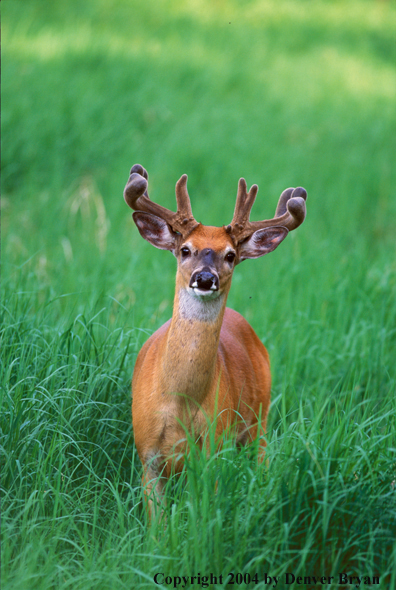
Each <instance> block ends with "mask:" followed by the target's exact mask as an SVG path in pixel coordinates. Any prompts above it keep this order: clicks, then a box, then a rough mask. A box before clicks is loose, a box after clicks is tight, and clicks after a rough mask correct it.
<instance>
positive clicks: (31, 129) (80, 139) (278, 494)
mask: <svg viewBox="0 0 396 590" xmlns="http://www.w3.org/2000/svg"><path fill="white" fill-rule="evenodd" d="M395 35H396V8H395V3H394V2H387V1H374V0H372V1H368V0H360V1H357V0H355V1H353V0H345V1H336V0H334V1H324V0H323V1H320V0H316V1H315V0H304V1H297V0H295V1H292V0H276V1H275V0H261V1H259V0H246V1H244V2H242V1H238V0H227V1H222V0H211V1H209V0H194V1H189V2H183V1H182V0H167V1H165V0H157V1H156V2H150V1H148V2H136V1H132V0H131V1H127V0H85V1H84V2H81V1H80V0H66V1H64V2H44V1H42V0H12V1H11V0H3V2H2V120H1V125H2V144H3V150H2V201H1V207H2V209H1V212H2V252H1V254H2V281H1V283H2V285H1V287H2V302H1V315H2V317H1V344H0V346H1V375H2V376H1V382H2V388H1V488H2V489H1V496H2V523H1V526H2V569H1V575H2V588H3V590H11V589H12V590H35V589H37V590H50V589H54V590H55V589H56V590H66V589H69V588H72V589H73V590H88V589H92V590H93V589H95V590H96V589H98V590H102V589H103V590H113V589H114V590H115V589H117V590H120V589H125V590H132V589H134V588H139V589H140V588H163V589H164V588H172V587H179V588H181V587H183V584H184V582H181V583H180V584H179V585H178V586H177V583H178V580H177V579H176V577H177V576H186V577H190V579H189V580H188V581H187V582H186V583H185V585H184V587H186V588H189V587H193V588H204V587H211V588H214V587H216V588H245V587H246V588H253V587H257V588H261V589H265V588H273V587H276V588H277V589H278V590H284V589H286V588H287V589H289V588H290V589H294V588H296V589H297V588H303V589H308V588H314V587H315V588H322V587H324V586H323V584H322V583H319V584H317V583H315V580H313V576H317V577H321V576H327V577H328V578H329V577H330V576H333V580H329V583H328V584H326V586H325V587H326V588H353V587H359V588H381V589H391V588H395V587H396V541H395V538H396V387H395V384H396V368H395V367H396V260H395V241H396V240H395V235H396V233H395V219H396V198H395V191H394V188H392V187H395V185H396V167H395V165H394V158H395V156H394V154H395V153H396V110H395V97H396V68H395V63H396V47H395V43H394V39H395ZM135 162H140V163H141V164H143V165H144V166H145V167H146V168H147V169H148V171H149V174H150V187H151V192H150V195H151V196H152V198H153V199H155V200H157V201H159V202H161V204H164V205H165V206H168V207H173V205H174V184H175V181H176V180H177V179H178V178H179V177H180V176H181V174H183V173H187V174H188V175H189V192H190V195H191V199H192V206H193V211H194V214H195V217H196V218H197V219H198V220H200V221H202V222H203V223H206V224H211V225H222V224H225V223H228V222H229V221H230V220H231V217H232V212H233V207H234V203H235V196H236V189H237V182H238V179H239V177H240V176H244V177H245V178H246V179H247V182H248V184H249V186H250V185H251V184H253V183H257V184H259V186H260V191H259V194H258V197H257V201H256V204H255V207H254V209H253V214H252V218H253V219H261V218H268V217H272V216H273V215H274V211H275V207H276V203H277V199H278V196H279V194H280V192H281V191H282V190H283V189H284V188H286V187H288V186H299V185H301V186H305V187H306V189H307V191H308V202H307V209H308V215H307V219H306V221H305V222H304V224H303V225H302V226H301V227H300V228H299V229H298V230H297V231H295V232H293V233H292V234H291V235H290V236H289V237H288V239H287V240H286V241H285V243H284V244H282V246H281V247H280V248H279V249H278V250H276V252H274V253H273V254H271V256H268V257H265V258H262V259H259V260H251V261H246V262H244V263H243V264H242V265H241V266H239V267H238V269H237V270H236V272H235V275H234V280H233V286H232V289H231V294H230V297H229V306H230V307H233V308H234V309H236V310H237V311H239V312H240V313H242V314H243V315H244V316H245V317H246V318H247V319H248V321H249V322H250V323H251V324H252V326H253V327H254V328H255V330H256V332H257V334H258V335H259V337H260V338H261V339H262V340H263V342H264V344H265V345H266V346H267V348H268V350H269V353H270V356H271V362H272V375H273V390H272V406H271V411H270V417H269V426H268V432H267V439H268V459H269V461H268V465H264V466H262V467H261V468H258V469H257V468H256V467H255V464H254V460H253V459H252V458H251V457H249V456H248V455H247V454H246V452H243V451H242V452H241V453H239V454H237V453H236V452H235V450H234V449H233V447H232V445H231V444H230V445H225V448H224V450H223V451H222V453H221V455H220V457H217V458H214V457H209V458H208V457H203V456H200V455H199V454H198V455H194V459H193V460H192V461H191V463H190V464H189V466H188V468H187V470H186V474H185V477H184V478H181V479H180V480H178V481H176V482H174V483H173V485H172V486H171V487H170V489H169V490H168V492H167V493H168V495H169V497H170V501H169V502H168V508H167V511H168V526H167V527H166V528H165V527H164V526H163V524H162V523H161V522H158V521H157V520H154V521H153V523H152V525H151V526H149V525H148V523H147V518H146V515H145V512H144V510H143V506H142V495H141V486H140V478H141V465H140V462H139V458H138V456H137V454H136V450H135V448H134V442H133V432H132V427H131V419H130V401H131V400H130V378H131V374H132V371H133V366H134V362H135V358H136V355H137V352H138V351H139V349H140V347H141V345H142V344H143V342H144V341H145V339H146V338H147V336H148V335H149V334H151V333H152V332H153V330H155V329H156V328H158V327H159V326H160V325H161V324H162V323H163V322H164V321H166V320H167V319H168V318H169V317H170V315H171V312H172V298H173V291H174V276H175V262H174V259H173V257H172V256H171V255H170V254H169V253H168V252H162V251H159V250H155V249H154V248H152V247H151V246H150V245H149V244H147V243H146V242H144V241H143V240H142V239H141V238H140V236H139V235H138V232H137V230H136V228H135V227H134V224H133V222H132V220H131V215H130V210H129V209H128V208H127V207H126V205H125V203H124V201H123V198H122V191H123V187H124V185H125V182H126V180H127V178H128V172H129V168H130V166H131V165H132V164H134V163H135ZM215 481H217V482H218V489H217V493H216V494H215V493H214V488H215ZM229 573H234V574H241V577H235V578H234V580H232V578H231V577H230V576H229V575H228V574H229ZM340 573H345V574H348V576H355V578H354V580H353V583H352V585H349V586H348V585H343V582H344V581H345V580H344V579H341V580H340V579H339V574H340ZM156 574H160V575H159V577H157V578H155V580H154V577H155V575H156ZM211 574H212V575H213V576H217V580H216V581H215V580H214V579H212V582H213V583H211V581H210V575H211ZM286 574H289V576H288V577H287V576H286ZM291 574H293V576H295V579H294V581H293V577H292V576H291ZM198 575H199V576H200V577H199V578H198V577H197V578H196V579H195V580H194V581H191V576H198ZM166 576H171V577H172V579H171V578H166ZM205 576H207V577H208V578H209V579H206V578H205ZM243 576H244V577H243ZM297 576H302V577H303V578H304V576H305V577H306V578H307V579H306V580H304V579H302V582H301V583H300V584H298V580H297ZM373 576H379V578H380V584H379V585H375V586H373V585H371V586H370V585H369V584H368V583H367V582H373ZM269 577H271V579H270V578H269ZM308 577H310V580H308ZM356 577H359V578H360V580H361V581H360V582H358V581H357V578H356ZM364 577H368V578H369V580H367V579H366V581H364ZM275 578H276V580H278V581H277V583H276V580H275ZM155 581H157V582H158V584H156V583H155ZM249 581H250V582H249ZM215 582H216V583H215ZM231 582H234V583H233V584H232V583H231ZM348 583H349V580H348ZM275 584H276V586H275Z"/></svg>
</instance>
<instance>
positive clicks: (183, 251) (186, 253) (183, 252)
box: [180, 246, 191, 258]
mask: <svg viewBox="0 0 396 590" xmlns="http://www.w3.org/2000/svg"><path fill="white" fill-rule="evenodd" d="M180 252H181V255H182V258H187V256H190V254H191V252H190V249H189V248H187V246H184V247H183V248H182V249H181V250H180Z"/></svg>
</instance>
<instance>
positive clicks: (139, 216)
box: [132, 211, 177, 251]
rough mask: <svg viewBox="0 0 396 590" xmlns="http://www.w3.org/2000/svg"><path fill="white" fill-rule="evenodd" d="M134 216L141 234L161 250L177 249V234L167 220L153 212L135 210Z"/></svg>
mask: <svg viewBox="0 0 396 590" xmlns="http://www.w3.org/2000/svg"><path fill="white" fill-rule="evenodd" d="M132 217H133V221H134V222H135V223H136V226H137V228H138V230H139V233H140V235H141V236H142V238H144V239H145V240H147V241H148V242H150V244H152V245H153V246H155V247H156V248H159V249H160V250H171V251H173V250H174V249H175V247H176V235H177V234H175V232H174V231H173V230H172V229H171V228H170V227H169V225H168V224H167V223H166V221H164V220H163V219H161V218H160V217H157V216H156V215H152V214H151V213H143V211H135V213H134V214H133V215H132Z"/></svg>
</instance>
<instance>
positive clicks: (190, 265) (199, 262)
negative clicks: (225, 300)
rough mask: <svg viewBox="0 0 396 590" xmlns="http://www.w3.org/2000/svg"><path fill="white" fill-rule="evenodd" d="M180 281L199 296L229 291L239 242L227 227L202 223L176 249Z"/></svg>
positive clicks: (207, 296)
mask: <svg viewBox="0 0 396 590" xmlns="http://www.w3.org/2000/svg"><path fill="white" fill-rule="evenodd" d="M175 255H176V257H177V261H178V274H179V275H180V276H179V284H180V286H181V287H183V288H184V289H186V290H187V291H188V292H189V293H190V295H192V296H194V297H197V298H199V299H216V298H217V297H219V296H220V295H222V294H223V293H224V292H228V290H229V288H230V285H231V278H232V273H233V271H234V267H235V262H236V255H237V252H236V249H235V246H234V244H233V242H232V240H231V238H230V236H229V235H228V234H227V232H226V231H225V229H224V228H223V227H210V226H203V225H199V226H198V227H197V228H196V229H194V230H193V232H192V233H191V234H190V235H189V236H188V237H187V239H186V240H182V241H181V244H180V247H179V248H178V251H177V252H175Z"/></svg>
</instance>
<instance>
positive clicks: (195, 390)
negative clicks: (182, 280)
mask: <svg viewBox="0 0 396 590" xmlns="http://www.w3.org/2000/svg"><path fill="white" fill-rule="evenodd" d="M226 301H227V293H223V294H222V295H220V296H219V297H217V298H216V299H212V300H206V299H201V298H198V297H195V296H194V295H192V294H191V293H190V292H189V291H188V290H187V289H186V288H185V287H182V286H179V285H178V284H177V283H176V293H175V299H174V306H173V315H172V320H171V323H170V326H169V329H168V332H167V337H166V340H165V343H164V345H165V350H164V355H163V377H164V379H163V384H164V386H165V389H166V393H168V394H181V395H180V397H179V400H180V402H181V403H185V401H186V399H190V400H191V401H193V400H194V401H195V402H198V403H199V404H202V402H203V400H204V399H205V397H206V395H207V394H208V392H209V390H210V387H211V385H212V382H213V379H214V377H215V370H216V359H217V350H218V346H219V340H220V330H221V325H222V322H223V316H224V311H225V307H226Z"/></svg>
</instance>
